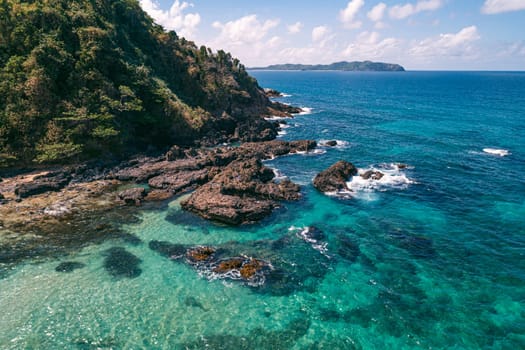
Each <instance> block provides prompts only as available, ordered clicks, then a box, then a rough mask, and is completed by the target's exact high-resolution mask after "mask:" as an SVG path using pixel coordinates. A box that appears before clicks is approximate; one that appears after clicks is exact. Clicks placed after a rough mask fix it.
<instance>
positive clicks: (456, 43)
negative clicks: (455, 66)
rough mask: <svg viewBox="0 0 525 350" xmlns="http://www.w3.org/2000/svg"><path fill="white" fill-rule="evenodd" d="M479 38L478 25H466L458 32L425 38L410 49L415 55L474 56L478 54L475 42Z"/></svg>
mask: <svg viewBox="0 0 525 350" xmlns="http://www.w3.org/2000/svg"><path fill="white" fill-rule="evenodd" d="M479 38H480V35H479V33H478V29H477V28H476V26H470V27H465V28H463V29H461V30H460V31H459V32H457V33H448V34H440V35H439V37H437V38H427V39H424V40H422V41H420V42H418V43H416V44H415V45H414V46H413V47H412V48H411V49H410V54H411V55H412V56H415V57H462V58H473V57H475V56H476V52H475V48H474V46H473V43H474V42H475V41H476V40H478V39H479Z"/></svg>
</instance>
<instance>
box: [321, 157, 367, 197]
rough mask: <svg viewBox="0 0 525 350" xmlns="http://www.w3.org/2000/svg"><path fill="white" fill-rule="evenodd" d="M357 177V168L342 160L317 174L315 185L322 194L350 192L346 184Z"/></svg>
mask: <svg viewBox="0 0 525 350" xmlns="http://www.w3.org/2000/svg"><path fill="white" fill-rule="evenodd" d="M355 175H357V168H356V167H355V166H354V165H353V164H352V163H349V162H347V161H344V160H340V161H338V162H337V163H335V164H333V165H332V166H330V167H329V168H328V169H326V170H324V171H322V172H320V173H319V174H317V176H316V177H315V178H314V182H313V184H314V187H315V188H317V189H318V190H319V191H321V192H337V191H342V190H343V191H349V189H348V186H347V185H346V183H347V181H348V180H349V179H350V177H351V176H355Z"/></svg>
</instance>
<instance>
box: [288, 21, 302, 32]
mask: <svg viewBox="0 0 525 350" xmlns="http://www.w3.org/2000/svg"><path fill="white" fill-rule="evenodd" d="M286 28H287V29H288V33H290V34H297V33H300V32H301V30H302V29H303V24H302V23H301V22H296V23H294V24H290V25H289V26H287V27H286Z"/></svg>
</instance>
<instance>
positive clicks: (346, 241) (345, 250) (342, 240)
mask: <svg viewBox="0 0 525 350" xmlns="http://www.w3.org/2000/svg"><path fill="white" fill-rule="evenodd" d="M337 244H338V246H339V247H338V249H337V254H338V255H339V256H340V257H342V258H343V259H346V260H348V261H351V262H356V260H357V258H358V257H359V255H360V254H361V250H360V249H359V245H358V244H357V243H355V242H354V241H352V240H351V239H350V238H349V237H348V236H346V235H342V234H341V235H338V236H337Z"/></svg>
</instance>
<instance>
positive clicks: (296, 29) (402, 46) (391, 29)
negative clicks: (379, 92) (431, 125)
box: [140, 0, 525, 70]
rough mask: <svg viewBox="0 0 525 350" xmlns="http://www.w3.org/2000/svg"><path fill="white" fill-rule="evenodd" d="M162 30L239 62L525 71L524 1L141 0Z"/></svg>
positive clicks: (261, 64) (250, 64)
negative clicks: (364, 63) (367, 63)
mask: <svg viewBox="0 0 525 350" xmlns="http://www.w3.org/2000/svg"><path fill="white" fill-rule="evenodd" d="M140 3H141V5H142V7H143V8H144V10H146V12H148V13H149V14H150V15H151V16H152V17H153V18H154V19H155V20H156V21H157V23H159V24H161V25H163V26H164V27H165V28H166V29H169V30H175V31H176V32H177V33H179V35H182V36H184V37H186V38H187V39H189V40H193V41H195V43H196V44H197V45H206V46H210V47H211V48H213V49H214V50H218V49H224V50H226V51H229V52H231V53H232V54H233V55H234V56H235V57H238V58H239V59H240V60H241V61H242V62H243V63H244V64H245V65H246V66H248V67H253V66H266V65H269V64H276V63H331V62H335V61H341V60H347V61H353V60H372V61H383V62H393V63H399V64H401V65H403V66H404V67H405V68H407V69H413V70H416V69H429V70H433V69H440V70H525V0H464V1H459V0H393V1H390V0H382V1H381V0H350V1H348V0H343V1H341V0H329V1H323V2H321V1H313V0H303V1H298V0H290V1H285V0H281V1H276V0H265V1H246V0H221V1H217V0H193V1H192V0H186V1H181V0H140Z"/></svg>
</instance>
